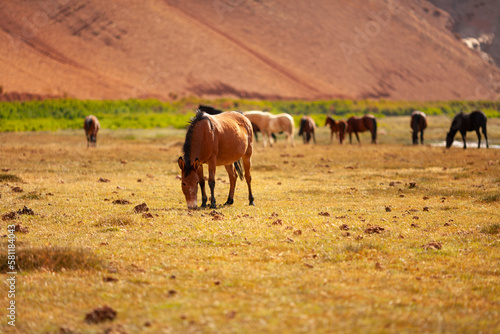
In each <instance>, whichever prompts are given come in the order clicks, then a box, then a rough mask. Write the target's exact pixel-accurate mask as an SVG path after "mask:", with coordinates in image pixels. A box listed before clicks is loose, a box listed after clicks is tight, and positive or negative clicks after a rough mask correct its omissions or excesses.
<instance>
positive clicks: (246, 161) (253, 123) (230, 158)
mask: <svg viewBox="0 0 500 334" xmlns="http://www.w3.org/2000/svg"><path fill="white" fill-rule="evenodd" d="M486 121H487V118H486V115H485V114H484V113H483V112H481V111H479V110H476V111H473V112H471V113H469V114H465V113H462V112H461V113H459V114H457V115H456V116H455V117H454V118H453V121H452V123H451V126H450V131H449V132H448V133H447V135H446V147H447V148H449V147H451V145H452V143H453V141H454V138H455V135H456V133H457V132H460V134H461V135H462V139H463V142H464V149H465V148H467V145H466V141H465V136H466V133H467V132H468V131H475V132H476V134H477V137H478V148H479V147H480V145H481V134H480V129H481V130H482V132H483V135H484V138H485V141H486V147H489V146H488V137H487V135H486ZM325 126H329V127H330V130H331V133H330V142H333V135H334V134H337V137H338V140H339V142H340V143H341V144H342V143H343V141H344V137H345V133H348V134H349V142H350V143H352V133H354V134H355V135H356V139H357V140H358V143H359V142H360V140H359V136H358V132H364V131H370V133H371V142H372V143H373V144H376V143H377V120H376V118H375V117H374V116H372V115H365V116H363V117H350V118H349V119H348V120H347V121H343V120H338V121H336V120H334V119H333V118H332V117H331V116H328V117H327V118H326V122H325ZM410 126H411V129H412V131H413V132H412V141H413V144H418V135H419V134H420V143H421V144H423V142H424V137H423V133H424V130H425V129H426V128H427V117H426V115H425V114H424V113H423V112H421V111H414V112H412V114H411V121H410ZM84 129H85V134H86V136H87V147H90V146H93V147H95V146H96V142H97V133H98V131H99V129H100V124H99V121H98V119H97V117H95V116H93V115H91V116H87V117H86V118H85V121H84ZM294 129H295V126H294V120H293V118H292V116H290V115H289V114H286V113H282V114H278V115H273V114H271V113H269V112H263V111H248V112H237V111H228V112H223V111H221V110H218V109H215V108H213V107H210V106H204V105H200V106H199V108H198V110H197V112H196V116H195V117H194V118H193V119H192V120H191V121H190V123H189V127H188V129H187V132H186V138H185V141H184V145H183V148H182V151H183V155H182V156H181V157H179V159H178V165H179V168H180V169H181V185H182V187H181V188H182V192H183V193H184V196H185V198H186V203H187V206H188V209H196V208H197V193H198V185H199V186H200V189H201V193H202V203H201V207H202V208H203V207H206V206H207V200H208V197H207V194H206V190H205V177H204V175H203V164H207V165H208V186H209V188H210V193H211V197H210V208H216V201H215V195H214V189H215V169H216V166H224V167H225V168H226V171H227V173H228V176H229V181H230V188H229V195H228V198H227V201H226V203H225V205H231V204H233V201H234V200H233V199H234V190H235V186H236V180H237V178H238V177H239V178H240V179H243V177H244V178H245V180H246V183H247V186H248V201H249V204H250V205H254V197H253V195H252V187H251V182H252V176H251V174H250V169H251V164H252V163H251V156H252V151H253V140H254V136H255V138H256V141H257V132H261V133H262V136H263V145H264V146H266V145H267V144H268V143H269V145H270V146H272V145H273V138H274V139H275V136H274V134H275V133H281V132H284V133H285V134H286V136H287V140H286V144H285V145H288V144H291V145H292V146H295V143H294V139H293V137H294V131H295V130H294ZM315 129H316V124H315V122H314V120H313V119H312V118H311V117H310V116H303V117H302V118H301V120H300V129H299V136H302V137H303V141H304V143H309V141H310V140H311V139H313V141H314V142H316V136H315ZM242 163H243V167H242ZM243 172H244V175H243Z"/></svg>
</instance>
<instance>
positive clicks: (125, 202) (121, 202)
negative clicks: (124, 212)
mask: <svg viewBox="0 0 500 334" xmlns="http://www.w3.org/2000/svg"><path fill="white" fill-rule="evenodd" d="M112 203H113V204H122V205H123V204H130V201H128V200H126V199H116V200H114V201H113V202H112Z"/></svg>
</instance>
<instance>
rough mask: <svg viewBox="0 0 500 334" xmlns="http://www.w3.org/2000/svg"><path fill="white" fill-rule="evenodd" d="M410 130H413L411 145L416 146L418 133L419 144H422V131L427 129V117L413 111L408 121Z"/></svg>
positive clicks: (420, 112) (417, 111) (418, 111)
mask: <svg viewBox="0 0 500 334" xmlns="http://www.w3.org/2000/svg"><path fill="white" fill-rule="evenodd" d="M410 126H411V129H412V130H413V133H412V139H413V145H417V144H418V133H419V132H420V144H423V143H424V130H425V129H426V128H427V116H425V114H424V113H423V112H422V111H420V110H415V111H413V112H412V113H411V121H410Z"/></svg>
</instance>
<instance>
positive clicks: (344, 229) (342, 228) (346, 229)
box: [339, 224, 349, 231]
mask: <svg viewBox="0 0 500 334" xmlns="http://www.w3.org/2000/svg"><path fill="white" fill-rule="evenodd" d="M339 228H340V229H341V230H343V231H348V230H349V226H348V225H347V224H342V225H340V226H339Z"/></svg>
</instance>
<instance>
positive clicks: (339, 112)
mask: <svg viewBox="0 0 500 334" xmlns="http://www.w3.org/2000/svg"><path fill="white" fill-rule="evenodd" d="M198 104H208V105H212V106H214V107H216V108H219V109H222V110H242V111H244V110H267V111H270V112H272V113H282V112H287V113H290V114H292V115H294V116H296V118H298V117H299V116H300V115H313V116H314V118H315V119H316V121H317V122H322V121H324V117H325V115H329V114H331V115H334V116H338V117H337V118H347V117H349V116H351V115H359V114H367V113H371V114H374V115H375V116H377V117H383V116H403V115H410V113H411V112H412V111H413V110H417V109H418V110H422V111H424V112H425V113H426V114H427V115H454V114H456V113H458V112H461V111H464V112H469V111H472V110H474V109H481V110H483V111H484V112H485V114H486V115H487V116H488V117H490V118H493V117H499V116H500V111H499V110H500V102H492V101H448V102H410V101H386V100H360V101H352V100H325V101H254V100H233V99H218V100H210V101H209V100H202V99H197V98H185V99H181V100H178V101H172V102H161V101H158V100H123V101H95V100H76V99H55V100H45V101H29V102H0V131H2V132H5V131H54V130H59V129H78V128H81V127H82V124H83V118H84V117H85V116H87V115H90V114H94V115H96V116H97V117H98V118H99V120H100V122H101V126H102V127H103V128H106V129H119V128H122V129H123V128H130V129H139V128H142V129H150V128H164V127H173V128H183V127H185V126H186V124H187V121H188V120H189V118H190V117H191V116H192V115H193V112H194V110H195V109H196V108H197V106H198ZM296 121H297V119H296Z"/></svg>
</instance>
